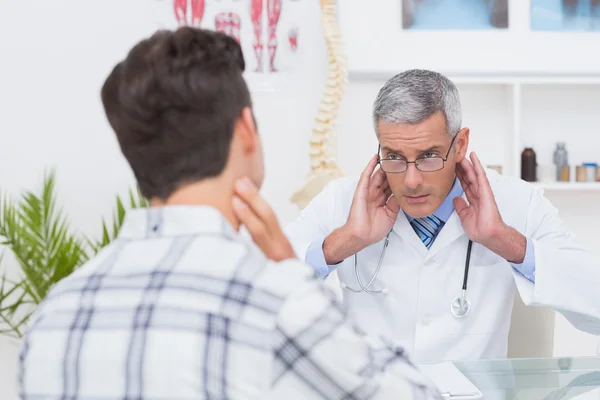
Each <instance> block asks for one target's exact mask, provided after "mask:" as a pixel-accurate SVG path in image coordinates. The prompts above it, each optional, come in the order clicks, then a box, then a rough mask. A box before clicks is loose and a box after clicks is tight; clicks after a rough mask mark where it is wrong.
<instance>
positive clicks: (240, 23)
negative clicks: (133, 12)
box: [154, 0, 314, 91]
mask: <svg viewBox="0 0 600 400" xmlns="http://www.w3.org/2000/svg"><path fill="white" fill-rule="evenodd" d="M154 4H155V7H154V8H155V10H154V14H155V19H156V21H157V28H159V29H160V28H168V29H175V28H177V27H180V26H184V25H185V26H193V27H200V28H204V29H212V30H217V31H221V32H224V33H227V34H229V35H230V36H232V37H234V38H235V39H236V40H237V41H238V43H239V44H240V45H241V47H242V51H243V52H244V59H245V61H246V72H245V77H246V79H247V82H248V84H249V86H250V88H251V90H253V91H273V90H279V89H281V88H282V87H283V85H284V84H285V82H286V81H289V80H290V79H291V76H293V75H294V74H296V73H297V72H298V71H299V70H301V68H302V65H301V64H302V62H303V58H305V57H306V54H307V53H309V52H310V48H308V49H307V48H305V47H306V46H304V37H303V36H304V35H305V31H306V30H307V28H310V25H313V24H314V21H310V19H309V18H308V17H307V4H308V2H307V1H306V0H156V1H155V3H154Z"/></svg>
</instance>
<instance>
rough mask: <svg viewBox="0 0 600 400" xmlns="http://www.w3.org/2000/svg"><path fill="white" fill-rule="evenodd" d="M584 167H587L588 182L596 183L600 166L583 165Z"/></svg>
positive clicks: (593, 164) (594, 164)
mask: <svg viewBox="0 0 600 400" xmlns="http://www.w3.org/2000/svg"><path fill="white" fill-rule="evenodd" d="M583 166H584V167H585V175H586V180H587V181H588V182H596V170H597V169H598V164H596V163H583Z"/></svg>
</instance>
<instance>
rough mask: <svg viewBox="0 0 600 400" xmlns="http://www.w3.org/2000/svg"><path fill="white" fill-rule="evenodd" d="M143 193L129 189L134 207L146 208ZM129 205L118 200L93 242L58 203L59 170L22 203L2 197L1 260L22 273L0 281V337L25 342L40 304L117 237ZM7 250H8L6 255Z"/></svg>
mask: <svg viewBox="0 0 600 400" xmlns="http://www.w3.org/2000/svg"><path fill="white" fill-rule="evenodd" d="M146 206H148V201H147V200H146V199H144V198H143V197H142V196H141V194H140V193H139V191H133V190H130V192H129V207H130V208H137V207H146ZM125 213H126V207H125V203H124V202H123V200H122V199H121V198H120V197H119V196H117V198H116V206H115V209H114V212H113V218H112V222H107V221H106V220H102V235H101V237H100V238H99V239H90V238H87V237H85V236H84V235H81V234H79V233H77V232H76V231H75V230H74V229H72V227H71V225H70V224H69V221H68V218H67V216H66V214H65V212H64V211H63V209H62V208H61V207H60V206H59V205H58V204H57V197H56V180H55V173H54V171H50V172H47V173H45V174H44V179H43V184H42V186H41V188H40V189H39V191H37V192H35V191H26V192H24V193H23V194H22V195H21V196H20V197H19V198H18V199H17V200H14V199H13V198H12V197H11V196H8V195H6V194H4V195H2V197H1V198H0V240H1V244H2V245H4V252H3V253H0V261H1V260H2V258H6V257H7V256H10V257H12V258H14V261H16V262H17V264H18V266H19V267H20V268H19V271H18V272H17V273H16V274H13V275H16V276H13V277H11V276H10V275H9V274H7V273H6V272H5V273H4V275H3V276H2V277H1V278H0V335H5V336H9V337H12V338H15V339H17V340H18V339H20V338H21V337H22V335H23V334H24V333H25V331H26V329H27V326H28V322H29V319H30V318H31V315H32V314H33V312H34V311H35V309H36V307H37V305H38V304H39V303H40V302H42V301H43V300H44V298H45V297H46V295H47V294H48V292H49V291H50V290H51V289H52V287H53V286H54V285H55V284H56V283H57V282H59V281H60V280H61V279H63V278H65V277H66V276H68V275H70V274H71V273H72V272H73V271H75V270H76V269H77V268H79V267H80V266H81V265H82V264H84V263H85V262H86V261H87V260H89V259H90V258H92V257H93V256H94V255H95V254H96V253H97V252H98V251H99V250H100V249H102V248H103V247H104V246H106V245H107V244H109V243H110V242H111V241H112V240H113V239H114V238H115V237H116V236H117V234H118V232H119V229H120V227H121V225H122V223H123V219H124V217H125ZM6 250H9V254H7V252H6Z"/></svg>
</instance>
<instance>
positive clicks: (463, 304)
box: [450, 292, 471, 318]
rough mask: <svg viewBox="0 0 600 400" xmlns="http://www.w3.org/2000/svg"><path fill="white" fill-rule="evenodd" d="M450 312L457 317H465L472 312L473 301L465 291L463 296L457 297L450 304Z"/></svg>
mask: <svg viewBox="0 0 600 400" xmlns="http://www.w3.org/2000/svg"><path fill="white" fill-rule="evenodd" d="M450 312H451V313H452V315H454V316H455V317H456V318H464V317H466V316H467V315H469V312H471V301H470V300H469V298H468V297H467V296H466V294H465V293H464V292H463V295H462V296H459V297H457V298H455V299H454V300H453V301H452V304H451V305H450Z"/></svg>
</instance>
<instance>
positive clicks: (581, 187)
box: [535, 182, 600, 192]
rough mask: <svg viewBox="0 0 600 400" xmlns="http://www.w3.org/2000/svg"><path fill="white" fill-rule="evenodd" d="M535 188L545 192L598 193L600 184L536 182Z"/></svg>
mask: <svg viewBox="0 0 600 400" xmlns="http://www.w3.org/2000/svg"><path fill="white" fill-rule="evenodd" d="M535 185H536V186H539V187H541V188H542V189H544V190H547V191H565V192H567V191H569V192H570V191H598V192H600V182H536V183H535Z"/></svg>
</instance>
